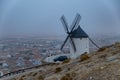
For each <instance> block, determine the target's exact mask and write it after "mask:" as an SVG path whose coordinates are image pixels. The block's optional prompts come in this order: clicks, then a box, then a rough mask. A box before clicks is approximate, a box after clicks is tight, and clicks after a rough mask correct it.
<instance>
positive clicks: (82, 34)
mask: <svg viewBox="0 0 120 80" xmlns="http://www.w3.org/2000/svg"><path fill="white" fill-rule="evenodd" d="M71 37H72V38H87V37H88V35H87V34H86V33H85V32H84V31H83V29H82V28H81V27H80V26H78V28H77V29H76V30H74V31H73V32H72V33H71Z"/></svg>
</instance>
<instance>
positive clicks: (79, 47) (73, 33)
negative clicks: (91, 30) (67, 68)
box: [61, 14, 99, 58]
mask: <svg viewBox="0 0 120 80" xmlns="http://www.w3.org/2000/svg"><path fill="white" fill-rule="evenodd" d="M80 20H81V16H80V14H76V17H75V19H74V20H73V23H72V24H71V26H70V27H68V24H67V21H66V18H65V16H64V15H63V16H62V17H61V22H62V24H63V27H64V29H65V32H66V33H67V37H66V39H65V41H64V43H63V44H62V46H61V50H62V49H63V47H64V46H65V44H66V42H67V41H69V42H70V57H71V58H77V57H79V56H80V55H81V54H83V53H85V52H88V53H89V40H90V41H91V42H92V43H93V44H94V45H95V46H96V47H97V48H99V46H98V45H96V44H95V43H94V42H93V41H92V39H91V38H90V37H89V36H88V35H87V34H86V33H85V32H84V31H83V29H82V28H81V27H80V25H79V22H80Z"/></svg>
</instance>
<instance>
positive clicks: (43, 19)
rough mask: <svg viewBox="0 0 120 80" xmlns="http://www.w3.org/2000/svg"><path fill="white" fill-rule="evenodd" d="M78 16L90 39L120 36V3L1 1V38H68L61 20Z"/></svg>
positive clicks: (93, 0)
mask: <svg viewBox="0 0 120 80" xmlns="http://www.w3.org/2000/svg"><path fill="white" fill-rule="evenodd" d="M76 13H80V15H81V17H82V19H81V21H80V25H81V27H82V28H83V29H84V31H86V32H87V33H88V34H90V35H92V34H109V33H112V34H119V33H120V31H119V30H120V0H0V36H7V35H37V36H39V35H40V36H41V35H43V36H44V35H56V36H57V35H58V36H59V35H65V31H64V28H63V26H62V23H61V22H60V17H61V16H62V15H63V14H64V15H65V17H66V19H67V21H68V24H69V25H71V23H72V21H73V19H74V17H75V15H76Z"/></svg>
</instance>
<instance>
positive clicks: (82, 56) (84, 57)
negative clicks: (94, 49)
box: [80, 52, 90, 61]
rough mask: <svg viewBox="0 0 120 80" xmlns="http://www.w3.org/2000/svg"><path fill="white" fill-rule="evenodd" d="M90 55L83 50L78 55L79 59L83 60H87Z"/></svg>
mask: <svg viewBox="0 0 120 80" xmlns="http://www.w3.org/2000/svg"><path fill="white" fill-rule="evenodd" d="M89 58H90V57H89V56H88V54H87V53H86V52H85V53H84V54H82V55H81V56H80V61H85V60H87V59H89Z"/></svg>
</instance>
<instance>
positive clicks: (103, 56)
mask: <svg viewBox="0 0 120 80" xmlns="http://www.w3.org/2000/svg"><path fill="white" fill-rule="evenodd" d="M106 57H107V54H103V55H100V56H99V57H98V58H106Z"/></svg>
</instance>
